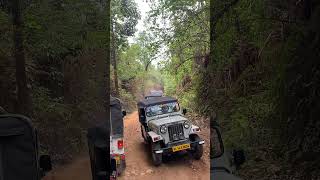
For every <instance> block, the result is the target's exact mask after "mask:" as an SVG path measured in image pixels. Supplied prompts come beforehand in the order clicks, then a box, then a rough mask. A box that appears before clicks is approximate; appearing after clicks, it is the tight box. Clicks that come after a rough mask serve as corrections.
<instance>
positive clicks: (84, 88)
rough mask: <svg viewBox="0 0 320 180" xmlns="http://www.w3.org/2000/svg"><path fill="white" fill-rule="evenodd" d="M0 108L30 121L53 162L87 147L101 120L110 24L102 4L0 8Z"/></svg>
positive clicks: (77, 0)
mask: <svg viewBox="0 0 320 180" xmlns="http://www.w3.org/2000/svg"><path fill="white" fill-rule="evenodd" d="M0 5H1V9H0V39H1V40H0V94H1V95H0V106H1V107H2V108H3V109H5V110H6V111H7V112H9V113H20V114H24V115H27V116H29V117H31V118H32V121H33V124H34V125H35V126H36V127H37V128H38V131H39V136H40V141H41V144H42V145H43V146H41V147H42V148H41V151H48V153H49V154H51V155H52V158H53V160H54V162H63V161H65V160H70V159H71V158H72V156H73V155H75V154H77V153H79V152H80V151H83V148H84V147H86V144H87V143H86V140H85V138H86V128H87V127H88V124H89V120H90V121H94V120H96V119H98V118H101V117H103V111H104V103H105V102H103V101H101V99H104V98H105V97H106V93H105V92H106V88H107V86H108V84H109V82H108V81H106V79H108V76H109V75H108V68H107V67H108V66H107V64H109V63H108V61H109V56H108V54H109V49H110V48H109V46H110V44H109V42H110V27H109V26H108V24H109V23H108V22H109V21H110V16H109V10H108V9H109V8H110V6H109V5H110V4H109V3H108V2H107V1H101V0H99V1H87V0H54V1H52V0H43V1H21V0H12V1H11V0H9V1H8V0H1V1H0Z"/></svg>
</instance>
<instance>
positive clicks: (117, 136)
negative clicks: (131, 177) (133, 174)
mask: <svg viewBox="0 0 320 180" xmlns="http://www.w3.org/2000/svg"><path fill="white" fill-rule="evenodd" d="M125 115H126V111H122V108H121V102H120V100H119V99H117V98H114V97H110V127H111V128H110V161H111V162H110V165H111V169H112V170H113V171H112V173H111V174H113V176H115V177H116V176H118V175H120V174H121V173H122V172H123V171H124V169H125V167H126V161H125V151H124V142H123V117H124V116H125Z"/></svg>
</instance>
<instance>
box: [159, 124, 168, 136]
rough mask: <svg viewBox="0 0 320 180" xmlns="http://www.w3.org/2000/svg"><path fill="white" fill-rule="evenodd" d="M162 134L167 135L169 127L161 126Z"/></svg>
mask: <svg viewBox="0 0 320 180" xmlns="http://www.w3.org/2000/svg"><path fill="white" fill-rule="evenodd" d="M160 132H161V133H162V134H164V133H166V132H167V126H165V125H162V126H160Z"/></svg>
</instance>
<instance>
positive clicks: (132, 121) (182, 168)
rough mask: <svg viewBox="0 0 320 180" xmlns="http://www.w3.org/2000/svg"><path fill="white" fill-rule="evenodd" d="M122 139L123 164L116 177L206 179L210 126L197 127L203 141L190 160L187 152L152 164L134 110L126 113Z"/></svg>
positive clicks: (160, 179) (143, 179)
mask: <svg viewBox="0 0 320 180" xmlns="http://www.w3.org/2000/svg"><path fill="white" fill-rule="evenodd" d="M124 127H125V130H124V137H125V139H124V143H125V154H126V164H127V168H126V169H125V172H124V173H123V174H122V175H121V176H120V178H119V179H120V180H138V179H139V180H149V179H150V180H151V179H152V180H171V179H172V180H178V179H183V180H189V179H190V180H209V179H210V176H209V175H210V161H209V152H210V151H209V144H208V143H209V142H210V141H209V137H210V130H209V129H208V128H204V127H201V129H202V132H201V134H200V136H201V138H203V139H204V140H205V141H206V144H205V145H204V154H203V157H202V158H201V160H198V161H197V160H194V159H192V158H191V157H189V156H188V154H185V153H184V154H179V155H176V156H174V157H172V158H170V159H168V160H167V161H166V162H164V163H163V164H162V165H161V166H159V167H155V166H153V164H152V158H151V155H150V152H149V151H150V150H149V149H148V148H147V145H146V144H145V143H144V142H143V139H142V137H141V131H140V123H139V121H138V113H137V112H134V113H132V114H130V115H128V116H127V117H126V118H125V120H124Z"/></svg>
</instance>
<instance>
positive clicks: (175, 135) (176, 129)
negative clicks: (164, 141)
mask: <svg viewBox="0 0 320 180" xmlns="http://www.w3.org/2000/svg"><path fill="white" fill-rule="evenodd" d="M168 132H169V139H170V141H178V140H181V139H184V133H183V125H182V124H174V125H170V126H168Z"/></svg>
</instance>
